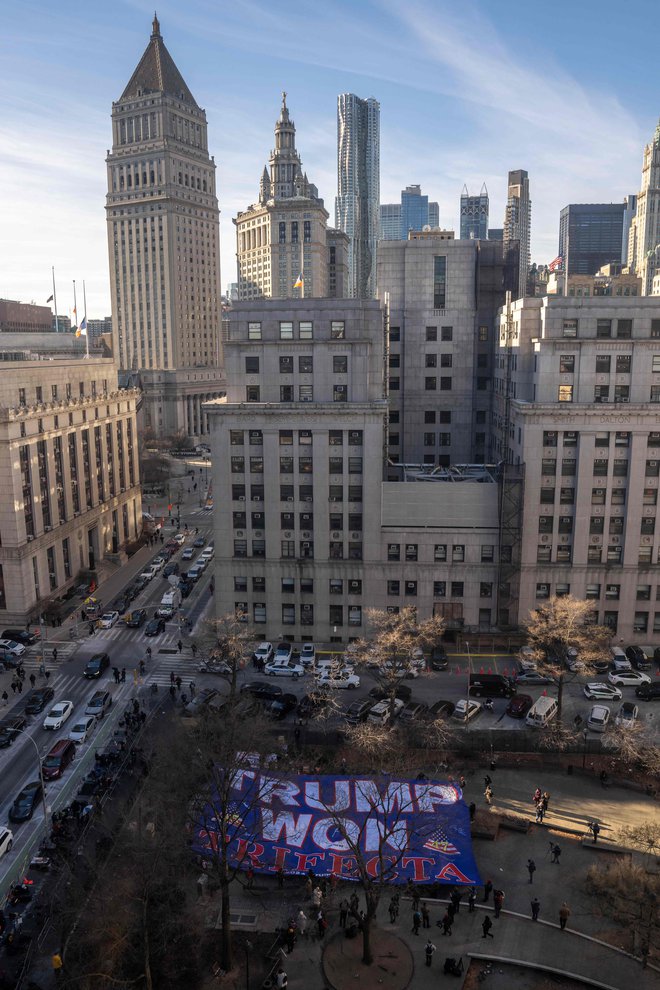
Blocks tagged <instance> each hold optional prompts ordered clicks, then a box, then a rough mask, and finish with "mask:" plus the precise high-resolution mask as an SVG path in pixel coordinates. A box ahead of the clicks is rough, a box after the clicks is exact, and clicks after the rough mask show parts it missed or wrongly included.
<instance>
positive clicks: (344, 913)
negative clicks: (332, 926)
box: [339, 897, 391, 928]
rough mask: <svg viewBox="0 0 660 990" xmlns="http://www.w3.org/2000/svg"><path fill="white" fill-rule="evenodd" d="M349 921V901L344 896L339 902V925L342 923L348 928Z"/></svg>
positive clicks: (343, 926)
mask: <svg viewBox="0 0 660 990" xmlns="http://www.w3.org/2000/svg"><path fill="white" fill-rule="evenodd" d="M390 916H391V915H390ZM347 922H348V901H347V900H346V898H345V897H344V898H343V899H342V900H341V901H340V902H339V925H340V927H341V928H346V924H347Z"/></svg>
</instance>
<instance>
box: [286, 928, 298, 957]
mask: <svg viewBox="0 0 660 990" xmlns="http://www.w3.org/2000/svg"><path fill="white" fill-rule="evenodd" d="M284 940H285V942H286V951H287V952H288V953H289V955H291V953H292V952H293V947H294V945H295V944H296V930H295V928H294V927H293V924H291V925H289V927H288V928H287V930H286V935H285V936H284Z"/></svg>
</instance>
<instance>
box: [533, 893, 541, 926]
mask: <svg viewBox="0 0 660 990" xmlns="http://www.w3.org/2000/svg"><path fill="white" fill-rule="evenodd" d="M540 910H541V902H540V901H539V899H538V897H535V898H534V900H533V901H532V921H538V920H539V911H540Z"/></svg>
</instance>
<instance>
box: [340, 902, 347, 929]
mask: <svg viewBox="0 0 660 990" xmlns="http://www.w3.org/2000/svg"><path fill="white" fill-rule="evenodd" d="M347 922H348V901H347V900H346V898H345V897H344V898H343V899H342V900H341V901H340V902H339V927H340V928H346V924H347Z"/></svg>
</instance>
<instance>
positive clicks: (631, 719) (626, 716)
mask: <svg viewBox="0 0 660 990" xmlns="http://www.w3.org/2000/svg"><path fill="white" fill-rule="evenodd" d="M638 718H639V708H638V707H637V705H636V704H635V702H634V701H624V703H623V704H622V705H621V708H619V710H618V712H617V713H616V718H615V719H614V721H615V723H616V724H617V725H621V726H623V727H624V728H626V727H629V726H631V725H634V724H635V722H636V721H637V719H638Z"/></svg>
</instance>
